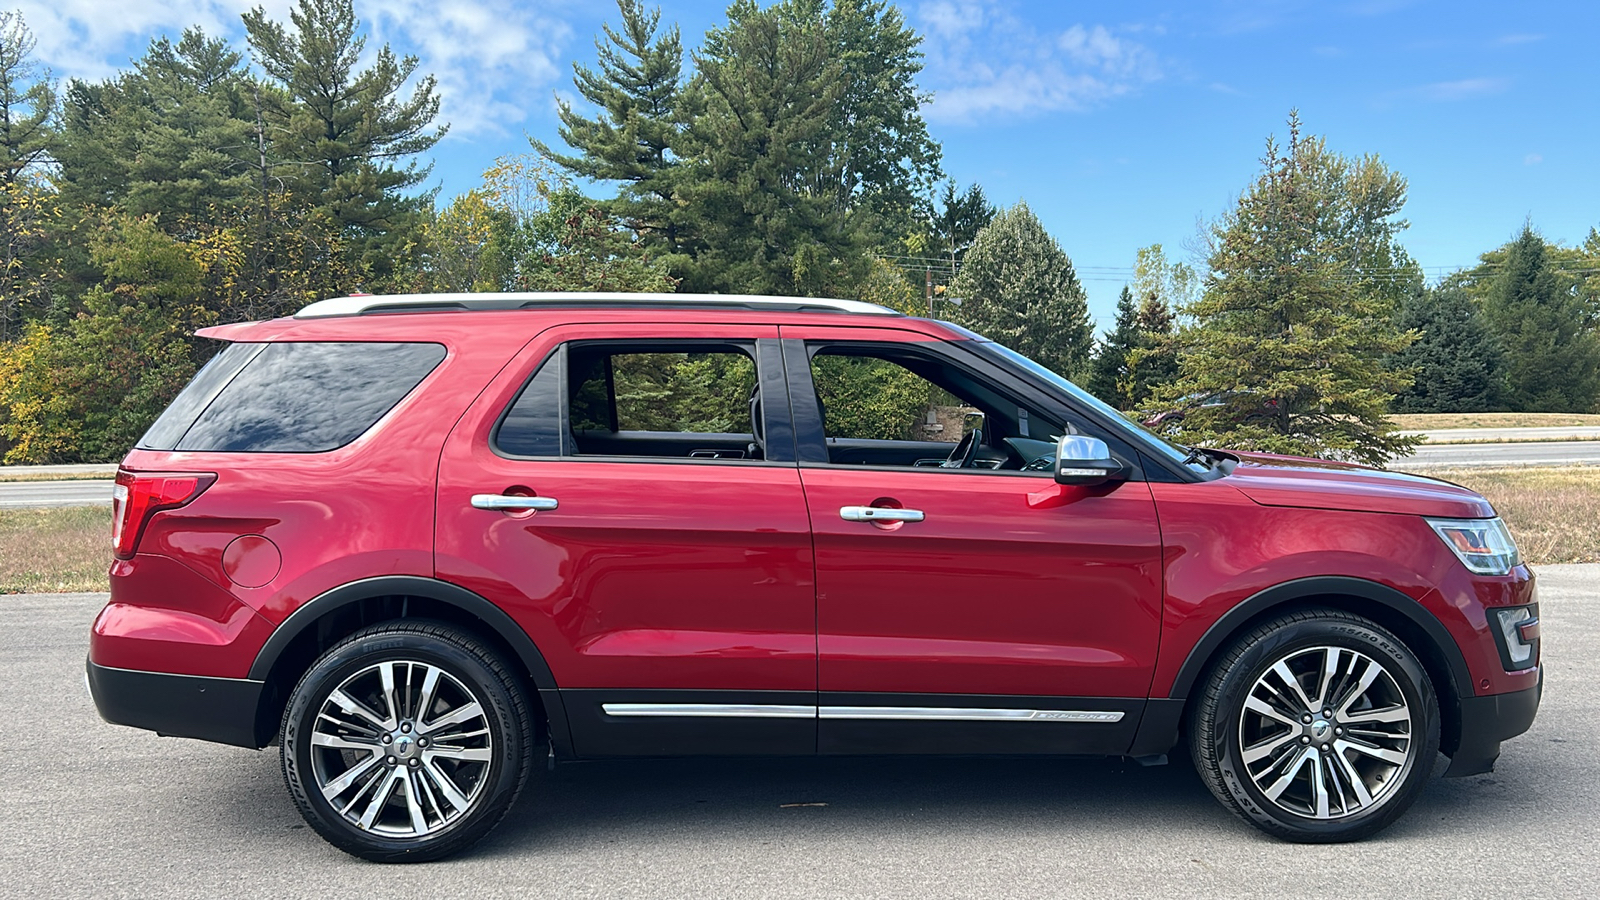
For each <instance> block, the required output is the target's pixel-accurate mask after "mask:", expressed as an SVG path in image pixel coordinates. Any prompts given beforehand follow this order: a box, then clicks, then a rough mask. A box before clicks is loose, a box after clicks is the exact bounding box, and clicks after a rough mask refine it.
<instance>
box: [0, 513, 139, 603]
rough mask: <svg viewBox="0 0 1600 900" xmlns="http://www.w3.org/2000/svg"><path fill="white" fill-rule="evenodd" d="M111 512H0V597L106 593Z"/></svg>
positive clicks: (109, 564)
mask: <svg viewBox="0 0 1600 900" xmlns="http://www.w3.org/2000/svg"><path fill="white" fill-rule="evenodd" d="M109 568H111V508H110V507H108V506H69V507H66V508H60V509H7V510H0V594H20V593H48V592H54V591H104V590H108V589H109V587H110V586H109V583H108V582H107V576H106V570H107V569H109Z"/></svg>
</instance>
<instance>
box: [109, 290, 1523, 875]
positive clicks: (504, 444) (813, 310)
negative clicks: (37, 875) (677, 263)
mask: <svg viewBox="0 0 1600 900" xmlns="http://www.w3.org/2000/svg"><path fill="white" fill-rule="evenodd" d="M201 334H203V335H205V336H206V337H210V338H216V339H219V340H222V341H227V342H229V346H228V347H227V348H226V349H224V350H223V351H222V352H221V353H219V354H218V355H217V356H216V358H215V359H213V360H212V361H211V363H210V364H209V365H207V366H206V367H205V368H204V369H203V370H202V371H201V372H200V374H199V375H197V376H196V377H195V379H194V381H193V382H192V383H191V384H190V385H189V386H188V388H187V389H185V390H184V391H183V393H182V394H181V395H180V396H179V397H178V398H177V400H175V401H174V402H173V404H172V406H171V407H170V408H169V409H168V410H167V411H166V412H165V413H164V414H163V415H162V416H161V418H160V419H159V420H158V421H157V422H156V423H155V425H153V426H152V427H151V429H150V431H149V432H148V433H147V434H146V435H145V436H144V438H143V439H141V441H140V442H139V445H138V447H137V449H135V450H133V451H132V452H131V453H130V454H128V457H127V459H126V460H125V461H124V462H123V466H122V470H121V471H120V472H119V473H118V475H117V487H116V495H115V497H116V507H115V520H116V525H115V535H114V540H115V545H116V561H115V562H114V564H113V566H112V569H111V601H110V603H108V604H107V606H106V608H105V610H104V611H103V612H102V613H101V614H100V616H99V618H98V619H97V620H96V621H95V623H94V629H93V634H92V636H91V639H90V648H89V683H90V686H91V688H92V691H93V694H94V699H95V702H96V704H97V705H98V707H99V709H100V712H101V714H102V715H103V716H104V717H105V718H106V719H107V720H109V721H111V722H115V723H120V724H125V725H132V726H136V727H140V728H147V729H152V730H155V731H158V732H161V733H163V734H168V735H176V736H183V737H193V738H201V739H205V740H211V741H220V742H223V743H228V744H236V745H239V746H244V747H252V748H259V747H264V746H266V745H268V744H270V743H272V742H274V741H276V742H278V743H279V744H280V746H281V755H282V762H283V772H284V778H285V780H286V782H287V784H288V786H289V789H290V791H291V793H292V794H293V796H294V799H295V801H296V803H297V804H298V805H299V807H300V809H301V811H302V812H303V813H304V815H305V818H306V820H307V821H308V822H309V823H310V824H311V825H312V826H313V827H314V828H315V829H316V830H317V831H318V832H320V833H321V834H322V835H323V836H324V837H325V838H327V839H328V840H329V841H331V842H332V843H334V844H335V845H337V846H339V847H341V848H343V849H344V850H346V851H349V852H350V853H353V854H356V855H358V856H362V857H366V858H368V859H376V860H407V859H430V858H436V857H439V856H442V855H444V854H447V853H450V852H453V851H456V850H459V849H460V848H462V847H464V846H466V845H468V844H470V843H471V842H473V841H474V840H477V839H478V838H480V837H482V836H483V835H484V834H485V833H486V832H488V831H489V830H490V829H491V828H492V827H494V825H495V823H496V822H497V821H498V820H499V819H500V818H501V817H502V816H503V815H504V814H505V812H506V810H507V809H508V808H509V807H510V805H511V804H512V802H513V801H514V800H515V799H516V797H517V795H518V793H519V792H520V791H521V790H522V788H523V785H524V783H525V782H526V779H527V775H528V772H529V769H530V768H531V767H532V766H533V765H535V764H536V763H537V762H539V761H540V759H539V758H540V757H542V756H545V755H546V754H547V753H548V754H549V756H550V757H552V758H553V759H555V760H567V759H587V758H597V757H624V756H682V755H692V754H693V755H698V754H716V755H768V754H782V755H811V754H830V755H831V754H901V753H917V754H928V753H942V754H979V753H981V754H1104V755H1125V756H1131V757H1135V758H1137V759H1139V760H1141V761H1145V762H1152V763H1153V762H1161V761H1164V760H1165V754H1167V753H1168V752H1169V751H1172V750H1173V749H1174V748H1175V747H1177V746H1179V745H1180V744H1182V745H1186V747H1187V749H1188V751H1189V752H1190V753H1191V754H1193V757H1194V760H1195V763H1196V766H1197V768H1198V769H1199V772H1200V774H1201V777H1202V778H1203V779H1204V780H1205V782H1206V784H1207V785H1208V786H1209V787H1210V789H1211V790H1212V792H1213V793H1215V794H1216V796H1217V797H1218V799H1219V800H1221V801H1222V803H1223V804H1224V805H1225V806H1226V807H1228V808H1230V809H1232V810H1233V811H1234V812H1236V813H1238V814H1239V815H1240V816H1242V817H1244V818H1245V819H1246V820H1248V821H1250V822H1251V823H1253V824H1255V825H1256V826H1258V827H1260V828H1262V829H1264V830H1265V831H1267V832H1270V833H1272V834H1274V835H1277V836H1278V837H1281V838H1285V839H1288V840H1293V841H1342V840H1351V839H1356V838H1360V837H1363V836H1366V835H1369V834H1372V833H1373V832H1375V831H1377V830H1378V829H1380V828H1382V827H1384V826H1385V825H1387V824H1388V823H1389V822H1390V821H1392V820H1393V819H1395V818H1396V817H1397V816H1398V815H1400V813H1401V812H1403V811H1404V810H1405V808H1406V807H1407V806H1409V805H1410V804H1411V802H1412V801H1413V800H1415V799H1416V797H1417V795H1418V793H1419V792H1420V791H1421V790H1422V788H1423V786H1424V782H1425V781H1426V779H1427V778H1428V777H1429V774H1430V772H1431V771H1432V769H1433V765H1434V760H1435V758H1436V754H1438V753H1439V752H1441V751H1442V752H1443V753H1444V754H1446V755H1448V756H1450V757H1451V762H1450V767H1449V771H1448V773H1447V774H1451V775H1470V774H1473V773H1478V772H1485V771H1488V770H1489V769H1490V767H1491V766H1492V765H1493V764H1494V761H1495V758H1496V756H1497V755H1498V754H1499V751H1500V742H1501V741H1503V740H1505V739H1507V738H1510V737H1513V736H1515V735H1518V734H1521V733H1522V732H1523V731H1525V730H1526V729H1527V728H1528V727H1529V725H1530V724H1531V722H1532V721H1533V717H1534V713H1535V711H1536V710H1537V708H1538V705H1539V695H1540V688H1541V677H1540V665H1539V619H1538V606H1537V603H1536V602H1535V600H1536V595H1535V592H1534V580H1533V575H1532V574H1531V573H1530V572H1529V571H1528V569H1527V568H1526V567H1525V566H1523V565H1522V564H1521V562H1520V560H1519V558H1518V555H1517V549H1516V546H1515V545H1514V544H1513V543H1512V540H1511V538H1510V536H1509V534H1508V533H1507V531H1506V529H1505V526H1504V525H1502V524H1501V522H1500V520H1499V519H1498V518H1496V517H1495V513H1494V510H1493V509H1492V508H1491V507H1490V505H1489V504H1488V503H1487V502H1486V501H1485V500H1484V499H1483V498H1482V497H1481V496H1479V495H1477V494H1475V493H1473V492H1472V491H1469V490H1466V489H1464V488H1461V487H1457V486H1455V485H1451V484H1447V483H1444V482H1441V481H1435V480H1431V479H1427V478H1420V477H1416V476H1411V475H1402V474H1397V473H1392V472H1384V471H1378V470H1374V469H1368V468H1362V467H1358V466H1350V465H1341V464H1337V463H1331V462H1325V461H1321V460H1313V459H1295V458H1285V457H1272V456H1263V455H1257V454H1247V453H1229V452H1223V451H1218V450H1204V449H1191V448H1185V447H1178V446H1174V445H1172V444H1169V443H1167V442H1166V441H1164V440H1163V439H1161V438H1159V437H1157V436H1154V435H1151V434H1149V433H1146V432H1145V431H1143V430H1141V429H1139V428H1138V426H1136V425H1134V424H1132V423H1130V422H1128V421H1127V420H1126V419H1125V418H1124V417H1123V416H1121V415H1119V414H1118V413H1117V412H1116V411H1115V410H1113V409H1111V408H1109V407H1107V406H1105V405H1104V404H1102V403H1100V402H1099V401H1097V400H1095V399H1094V398H1093V397H1091V396H1089V395H1088V394H1086V393H1085V392H1083V391H1082V390H1080V389H1078V388H1077V387H1075V386H1074V385H1072V384H1071V383H1069V382H1067V381H1065V380H1064V379H1062V378H1060V377H1058V376H1057V375H1055V374H1053V373H1051V372H1050V371H1048V370H1046V369H1044V368H1042V367H1041V366H1039V365H1037V364H1035V363H1033V362H1030V361H1029V360H1027V359H1025V358H1023V357H1022V356H1019V355H1018V354H1016V353H1014V352H1012V351H1010V350H1008V349H1006V348H1004V347H1002V346H999V345H998V344H995V343H992V342H990V341H987V340H985V339H983V338H982V337H979V336H978V335H975V334H972V333H970V332H967V331H965V330H963V329H961V328H958V327H956V326H953V325H949V324H946V323H941V322H935V321H929V320H925V319H917V318H908V317H905V316H902V315H900V314H898V313H894V312H892V311H890V310H887V309H883V308H881V307H876V306H871V305H868V304H863V303H856V302H850V301H829V300H812V299H779V298H765V297H725V296H715V297H686V296H681V295H669V296H651V295H595V294H567V295H562V294H545V295H539V294H517V295H513V294H500V295H434V296H404V297H350V298H341V299H336V300H329V301H325V302H322V303H316V304H313V305H311V306H309V307H307V308H306V309H304V310H302V311H301V312H300V314H299V315H297V316H295V317H293V318H290V319H279V320H275V321H270V322H258V323H246V324H240V325H226V326H221V327H217V328H211V329H207V330H206V331H203V332H201ZM952 409H954V410H957V411H958V413H956V414H952V415H953V418H952V417H951V416H946V419H947V420H949V421H950V422H951V426H950V431H949V432H946V431H945V430H944V429H945V426H944V425H943V424H935V421H936V419H938V418H939V416H938V415H937V413H938V411H939V410H947V411H948V410H952ZM963 419H964V420H965V421H966V422H967V426H966V427H962V426H961V425H960V424H959V422H960V420H963ZM547 748H548V749H547Z"/></svg>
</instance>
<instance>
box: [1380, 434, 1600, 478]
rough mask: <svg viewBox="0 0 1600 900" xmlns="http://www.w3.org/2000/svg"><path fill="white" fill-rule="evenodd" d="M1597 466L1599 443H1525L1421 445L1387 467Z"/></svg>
mask: <svg viewBox="0 0 1600 900" xmlns="http://www.w3.org/2000/svg"><path fill="white" fill-rule="evenodd" d="M1592 465H1600V441H1529V442H1524V443H1508V444H1423V445H1422V446H1420V447H1418V448H1417V449H1416V452H1414V453H1412V454H1411V455H1410V456H1407V457H1401V458H1399V459H1395V460H1392V461H1391V462H1390V463H1389V468H1391V469H1398V470H1400V471H1402V472H1404V471H1408V470H1411V469H1426V468H1442V467H1453V466H1592Z"/></svg>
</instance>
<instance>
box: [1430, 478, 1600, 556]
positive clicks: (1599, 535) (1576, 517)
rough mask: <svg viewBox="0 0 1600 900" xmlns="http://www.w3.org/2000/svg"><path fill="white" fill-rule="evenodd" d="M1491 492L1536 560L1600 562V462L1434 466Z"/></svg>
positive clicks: (1491, 499)
mask: <svg viewBox="0 0 1600 900" xmlns="http://www.w3.org/2000/svg"><path fill="white" fill-rule="evenodd" d="M1423 474H1426V475H1428V476H1430V477H1433V478H1443V479H1444V480H1446V481H1453V482H1455V483H1456V484H1460V485H1465V486H1466V487H1469V488H1472V489H1473V490H1475V491H1477V492H1479V493H1481V494H1483V495H1484V496H1485V497H1488V498H1489V502H1490V503H1493V504H1494V508H1495V511H1496V512H1498V513H1500V516H1501V518H1503V519H1505V520H1506V524H1507V525H1509V526H1511V533H1512V534H1513V535H1515V536H1516V538H1517V546H1518V547H1519V548H1521V550H1522V558H1523V560H1524V561H1526V562H1528V563H1530V564H1533V565H1550V564H1554V563H1584V562H1600V529H1597V528H1596V525H1600V468H1597V467H1593V466H1563V467H1549V468H1546V467H1531V466H1530V467H1523V468H1506V469H1480V468H1473V469H1429V470H1427V471H1426V472H1425V473H1423Z"/></svg>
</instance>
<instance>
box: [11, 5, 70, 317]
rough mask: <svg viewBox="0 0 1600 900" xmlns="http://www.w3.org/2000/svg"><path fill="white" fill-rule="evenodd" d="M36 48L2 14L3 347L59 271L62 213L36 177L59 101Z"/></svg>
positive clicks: (16, 19)
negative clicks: (55, 238)
mask: <svg viewBox="0 0 1600 900" xmlns="http://www.w3.org/2000/svg"><path fill="white" fill-rule="evenodd" d="M35 43H36V41H35V39H34V37H33V32H31V31H30V30H29V29H28V26H27V23H25V22H24V21H23V20H22V14H21V13H18V12H0V341H4V340H7V339H9V338H11V337H13V336H15V335H16V334H17V332H18V330H19V327H20V324H21V317H22V312H23V310H22V306H23V304H24V303H25V302H28V301H39V300H43V299H44V298H45V297H46V295H47V293H48V287H47V286H48V284H49V282H50V280H51V279H52V277H53V276H54V274H55V269H56V266H55V265H54V263H53V261H52V260H50V259H49V258H48V257H49V251H50V247H49V231H50V229H51V228H52V226H53V224H54V219H55V217H56V216H57V215H58V210H59V205H58V204H57V203H56V202H55V200H56V198H55V197H54V195H53V192H52V191H50V190H48V189H47V188H46V187H45V186H44V185H43V183H42V182H41V180H40V177H39V176H40V171H39V170H40V167H41V165H42V164H43V163H44V161H45V160H46V159H48V156H49V153H50V152H51V150H52V149H53V148H54V146H55V144H56V137H57V132H56V94H55V85H54V84H53V83H52V81H51V79H50V76H49V73H48V72H41V71H40V69H39V66H38V63H36V62H35V61H34V59H33V49H34V45H35Z"/></svg>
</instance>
